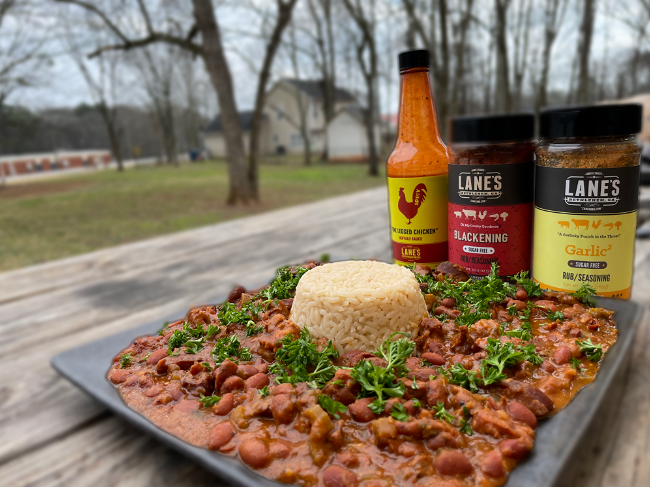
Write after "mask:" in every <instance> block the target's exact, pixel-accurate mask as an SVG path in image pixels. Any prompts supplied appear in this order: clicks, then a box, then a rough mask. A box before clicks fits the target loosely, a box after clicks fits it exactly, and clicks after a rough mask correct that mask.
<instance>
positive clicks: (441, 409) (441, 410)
mask: <svg viewBox="0 0 650 487" xmlns="http://www.w3.org/2000/svg"><path fill="white" fill-rule="evenodd" d="M431 409H433V410H434V411H435V412H436V413H435V414H434V415H433V416H434V417H435V418H437V419H442V420H444V421H447V422H448V423H451V422H452V421H454V420H455V419H456V416H454V415H453V414H451V413H450V412H449V411H447V410H446V409H445V404H444V403H443V402H442V401H438V403H437V404H436V405H435V406H432V407H431Z"/></svg>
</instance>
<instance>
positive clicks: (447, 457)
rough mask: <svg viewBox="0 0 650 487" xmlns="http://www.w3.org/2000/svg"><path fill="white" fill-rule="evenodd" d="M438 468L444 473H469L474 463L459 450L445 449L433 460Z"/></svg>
mask: <svg viewBox="0 0 650 487" xmlns="http://www.w3.org/2000/svg"><path fill="white" fill-rule="evenodd" d="M433 464H434V465H435V467H436V470H437V471H438V472H439V473H441V474H442V475H469V474H470V473H472V464H471V463H470V461H469V459H468V458H467V457H466V456H465V455H463V454H462V453H461V452H459V451H458V450H443V451H441V452H440V454H438V456H436V458H435V459H434V460H433Z"/></svg>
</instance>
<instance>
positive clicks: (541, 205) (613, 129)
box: [533, 105, 642, 299]
mask: <svg viewBox="0 0 650 487" xmlns="http://www.w3.org/2000/svg"><path fill="white" fill-rule="evenodd" d="M641 120H642V107H641V105H602V106H592V107H573V108H564V109H557V110H547V111H544V112H542V114H541V118H540V135H541V137H542V141H541V142H540V144H539V145H538V147H537V150H536V154H537V167H536V173H535V226H534V239H533V278H534V279H535V280H536V281H538V282H539V283H540V285H541V286H542V288H546V289H553V290H563V291H575V290H576V289H578V288H579V287H580V286H581V285H582V284H584V283H588V284H590V285H591V286H593V287H594V288H595V290H596V293H597V294H598V295H599V296H610V297H616V298H623V299H628V298H629V297H630V289H631V286H632V271H633V267H634V238H635V233H636V221H637V208H638V200H639V160H640V156H641V148H640V146H639V144H638V143H637V140H636V134H637V133H638V132H640V130H641Z"/></svg>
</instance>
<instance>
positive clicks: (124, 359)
mask: <svg viewBox="0 0 650 487" xmlns="http://www.w3.org/2000/svg"><path fill="white" fill-rule="evenodd" d="M129 365H131V353H125V354H124V355H122V356H121V357H120V367H121V368H122V369H125V368H127V367H128V366H129Z"/></svg>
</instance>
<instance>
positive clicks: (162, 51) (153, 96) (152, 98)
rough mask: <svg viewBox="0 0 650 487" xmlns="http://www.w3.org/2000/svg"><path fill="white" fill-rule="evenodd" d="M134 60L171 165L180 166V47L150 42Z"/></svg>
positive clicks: (166, 156) (166, 157)
mask: <svg viewBox="0 0 650 487" xmlns="http://www.w3.org/2000/svg"><path fill="white" fill-rule="evenodd" d="M138 54H139V55H138V56H136V57H135V59H134V61H135V64H136V66H137V68H138V71H139V72H140V74H141V79H142V81H143V85H144V88H145V91H146V93H147V97H148V99H149V105H150V107H151V111H152V113H153V115H154V117H155V120H156V121H157V124H158V127H159V129H160V136H161V139H162V140H161V141H162V145H163V149H164V151H165V159H166V160H167V162H168V163H169V164H173V165H178V143H177V138H176V113H175V106H174V99H173V95H174V87H175V84H176V83H175V80H176V74H177V73H176V65H177V60H178V59H179V57H180V53H179V50H178V48H177V47H176V46H172V45H169V44H168V45H151V46H147V47H145V48H143V49H140V50H139V51H138Z"/></svg>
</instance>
